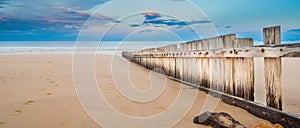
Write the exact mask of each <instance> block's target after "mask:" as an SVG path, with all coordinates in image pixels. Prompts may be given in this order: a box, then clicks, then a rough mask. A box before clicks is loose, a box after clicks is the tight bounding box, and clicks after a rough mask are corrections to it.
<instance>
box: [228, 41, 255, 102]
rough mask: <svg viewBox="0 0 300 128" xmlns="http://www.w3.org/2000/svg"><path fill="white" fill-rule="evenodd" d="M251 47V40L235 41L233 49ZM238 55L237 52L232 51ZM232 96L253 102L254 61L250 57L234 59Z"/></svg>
mask: <svg viewBox="0 0 300 128" xmlns="http://www.w3.org/2000/svg"><path fill="white" fill-rule="evenodd" d="M241 46H253V39H247V38H246V39H236V41H235V47H237V48H238V47H241ZM234 54H235V55H238V54H239V51H237V50H234ZM233 75H234V77H233V78H234V81H233V82H234V83H233V85H234V91H235V93H234V95H236V96H239V97H241V98H244V99H246V100H250V101H254V59H253V58H251V57H247V58H242V57H236V58H234V72H233Z"/></svg>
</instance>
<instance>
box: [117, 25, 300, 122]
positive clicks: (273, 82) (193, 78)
mask: <svg viewBox="0 0 300 128" xmlns="http://www.w3.org/2000/svg"><path fill="white" fill-rule="evenodd" d="M280 31H281V30H280V26H275V27H269V28H264V29H263V33H264V44H265V45H260V46H253V39H250V38H236V35H235V34H230V35H223V36H218V37H214V38H208V39H203V40H197V41H191V42H187V43H182V44H180V47H177V45H169V46H164V47H159V48H151V49H144V50H140V51H133V52H123V53H122V56H123V57H125V58H127V59H129V60H131V61H132V62H134V63H137V64H140V65H142V66H144V67H146V68H148V69H150V70H153V69H161V70H162V71H163V73H164V74H165V75H167V76H170V77H172V78H175V79H180V80H182V81H184V82H188V83H191V84H194V85H198V86H200V87H204V88H208V89H211V90H216V91H218V92H223V93H226V94H229V95H232V96H237V97H241V98H243V99H245V100H247V101H254V80H255V78H254V57H264V67H265V69H264V73H265V89H266V102H267V106H269V107H272V108H276V109H278V110H282V90H281V81H282V78H281V76H282V75H281V73H282V69H281V57H298V56H299V53H300V44H280V43H281V33H280ZM244 107H245V106H244ZM248 107H249V106H246V107H245V108H248ZM278 112H279V111H278ZM280 117H281V116H280ZM297 118H298V119H299V117H297ZM293 119H294V118H293ZM275 120H276V121H277V120H278V119H275ZM285 120H286V119H285ZM291 120H292V119H291ZM272 121H273V120H272ZM276 121H273V122H276ZM290 123H291V122H290ZM283 125H285V126H290V125H286V124H283ZM291 126H299V125H291ZM299 127H300V126H299Z"/></svg>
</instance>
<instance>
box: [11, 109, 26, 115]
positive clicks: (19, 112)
mask: <svg viewBox="0 0 300 128" xmlns="http://www.w3.org/2000/svg"><path fill="white" fill-rule="evenodd" d="M22 114H23V113H22V110H15V113H14V114H12V116H19V115H22Z"/></svg>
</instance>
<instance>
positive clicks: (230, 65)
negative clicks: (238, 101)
mask: <svg viewBox="0 0 300 128" xmlns="http://www.w3.org/2000/svg"><path fill="white" fill-rule="evenodd" d="M235 37H236V35H235V34H231V35H228V36H226V37H225V38H224V39H223V40H224V41H223V43H224V47H225V48H232V49H234V44H235ZM228 52H229V51H228ZM224 86H225V87H224V92H225V93H227V94H231V95H234V58H226V59H225V85H224Z"/></svg>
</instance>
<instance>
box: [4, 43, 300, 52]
mask: <svg viewBox="0 0 300 128" xmlns="http://www.w3.org/2000/svg"><path fill="white" fill-rule="evenodd" d="M297 42H300V41H282V44H287V43H297ZM76 43H77V44H76ZM98 43H99V42H93V41H81V42H75V41H0V54H1V55H3V54H5V55H9V54H74V48H75V46H78V44H80V46H81V48H82V47H89V46H91V44H98ZM180 43H184V42H179V41H123V42H117V41H102V42H100V43H99V45H98V47H97V50H95V48H94V50H93V51H87V50H84V49H81V50H78V49H77V50H76V53H95V54H117V55H120V53H121V52H122V51H130V50H140V49H145V48H153V47H160V46H166V45H171V44H177V45H179V44H180ZM82 44H83V45H82ZM254 44H255V45H262V44H263V41H255V42H254Z"/></svg>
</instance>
